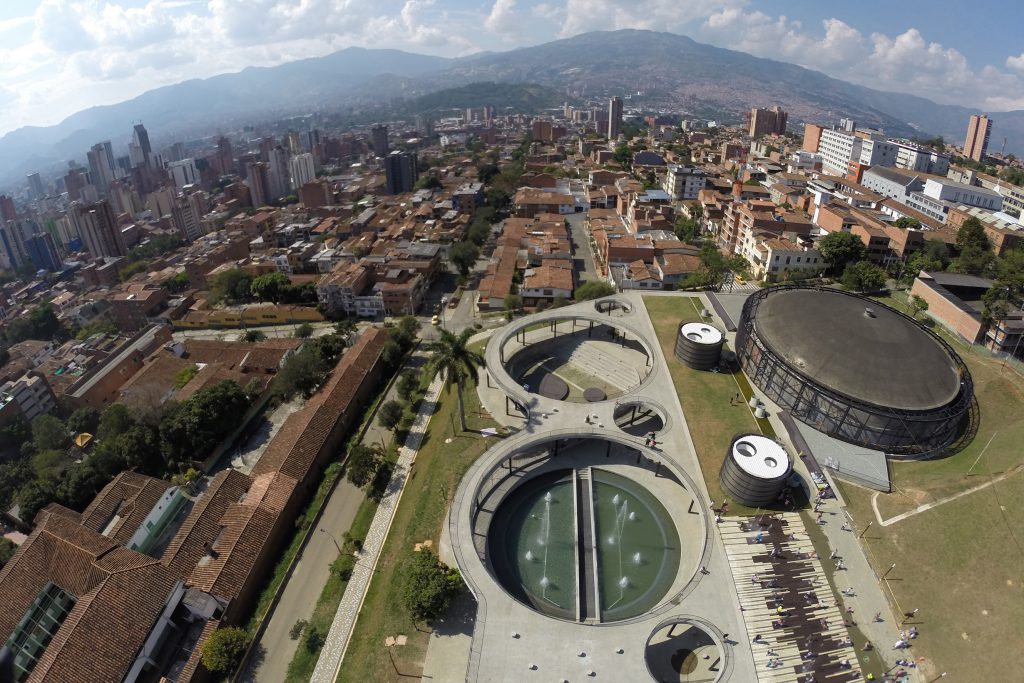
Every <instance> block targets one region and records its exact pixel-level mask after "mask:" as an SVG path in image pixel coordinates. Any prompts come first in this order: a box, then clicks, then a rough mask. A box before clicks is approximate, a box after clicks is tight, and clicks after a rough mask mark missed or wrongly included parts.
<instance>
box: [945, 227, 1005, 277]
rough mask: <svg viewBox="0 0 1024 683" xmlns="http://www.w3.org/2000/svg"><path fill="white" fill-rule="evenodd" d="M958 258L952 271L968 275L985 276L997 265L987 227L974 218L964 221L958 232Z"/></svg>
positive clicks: (951, 266) (954, 260)
mask: <svg viewBox="0 0 1024 683" xmlns="http://www.w3.org/2000/svg"><path fill="white" fill-rule="evenodd" d="M956 246H957V251H958V252H959V253H958V254H957V257H956V258H955V259H953V263H952V264H951V265H950V269H951V270H953V271H955V272H957V273H966V274H968V275H985V274H986V273H988V272H989V271H990V270H991V269H992V268H993V266H994V265H995V254H994V253H993V252H992V242H991V241H990V240H989V238H988V235H986V234H985V227H984V226H983V225H982V224H981V221H979V220H978V219H977V218H974V217H973V216H972V217H970V218H968V219H967V220H965V221H964V223H963V225H961V226H960V229H959V230H957V232H956Z"/></svg>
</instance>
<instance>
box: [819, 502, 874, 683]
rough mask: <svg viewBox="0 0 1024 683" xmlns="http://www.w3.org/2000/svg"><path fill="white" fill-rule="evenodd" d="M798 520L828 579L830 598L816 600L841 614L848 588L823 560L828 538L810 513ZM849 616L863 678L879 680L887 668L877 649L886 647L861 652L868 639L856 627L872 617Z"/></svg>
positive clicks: (868, 615) (828, 552)
mask: <svg viewBox="0 0 1024 683" xmlns="http://www.w3.org/2000/svg"><path fill="white" fill-rule="evenodd" d="M800 519H801V520H803V523H804V527H805V528H806V529H807V536H808V538H810V539H811V545H813V546H814V550H815V552H817V553H818V561H819V562H820V563H821V566H822V568H823V569H824V571H825V578H827V579H828V585H829V589H830V590H831V591H832V595H831V596H830V598H826V596H824V595H821V594H820V593H819V594H818V599H820V600H828V599H831V600H832V602H834V603H835V604H837V605H839V606H840V609H839V611H840V612H843V609H844V606H843V601H842V600H841V599H840V595H841V593H842V591H843V590H844V589H846V588H849V586H847V585H846V584H842V585H837V584H836V572H835V571H834V569H833V567H832V565H830V564H829V561H828V560H827V559H825V558H828V556H829V555H830V554H831V552H832V549H831V547H830V546H829V544H828V538H827V537H826V536H825V532H824V531H823V530H822V528H821V527H820V526H819V525H818V523H817V522H816V521H815V517H814V514H813V513H812V512H810V511H808V510H803V511H801V512H800ZM851 616H852V620H853V624H854V625H853V626H850V627H848V628H847V630H848V631H849V632H850V640H852V641H853V648H854V651H855V652H856V653H857V659H858V661H859V662H860V668H861V670H862V671H863V673H864V675H865V676H867V675H868V674H874V675H875V678H876V679H878V680H881V679H882V674H884V673H885V671H886V668H887V667H886V666H885V662H883V661H882V658H881V657H880V656H879V654H878V648H879V647H885V646H886V645H885V644H884V643H872V645H873V646H874V649H872V650H870V651H868V652H862V651H861V648H862V647H863V646H864V643H866V642H867V640H868V638H867V636H865V635H864V633H863V631H861V630H860V627H859V626H857V625H856V624H857V623H858V622H859V621H863V620H865V619H870V618H872V617H873V616H874V615H870V614H856V613H854V614H853V615H851Z"/></svg>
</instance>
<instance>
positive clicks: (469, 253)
mask: <svg viewBox="0 0 1024 683" xmlns="http://www.w3.org/2000/svg"><path fill="white" fill-rule="evenodd" d="M479 257H480V249H479V248H478V247H477V246H476V245H475V244H473V243H472V242H470V241H468V240H467V241H464V242H457V243H455V244H453V245H452V246H451V247H449V249H448V260H449V261H451V262H452V263H453V264H454V265H455V267H456V268H458V270H459V275H462V276H466V275H469V271H470V269H471V268H472V267H473V266H474V265H476V260H477V259H478V258H479Z"/></svg>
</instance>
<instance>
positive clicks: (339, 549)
mask: <svg viewBox="0 0 1024 683" xmlns="http://www.w3.org/2000/svg"><path fill="white" fill-rule="evenodd" d="M320 531H322V532H324V533H325V534H327V535H328V536H330V537H331V542H332V543H334V547H335V548H337V549H338V554H339V555H341V546H340V545H338V539H336V538H335V537H334V534H332V533H331V532H330V531H328V530H327V529H325V528H323V527H320Z"/></svg>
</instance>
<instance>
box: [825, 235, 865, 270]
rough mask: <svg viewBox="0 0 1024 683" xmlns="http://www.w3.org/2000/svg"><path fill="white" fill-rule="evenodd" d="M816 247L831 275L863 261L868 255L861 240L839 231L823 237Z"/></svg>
mask: <svg viewBox="0 0 1024 683" xmlns="http://www.w3.org/2000/svg"><path fill="white" fill-rule="evenodd" d="M816 246H817V248H818V251H819V252H821V257H822V258H823V259H825V262H826V263H828V264H829V270H830V272H832V273H833V274H835V273H841V272H844V269H845V268H846V266H847V265H848V264H851V263H855V262H857V261H863V260H864V259H865V258H867V255H868V248H867V247H866V246H864V242H863V241H862V240H861V238H859V237H857V236H856V235H854V234H853V233H849V232H843V231H841V230H837V231H836V232H830V233H829V234H827V235H825V236H824V237H822V238H821V239H820V240H818V243H817V245H816Z"/></svg>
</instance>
